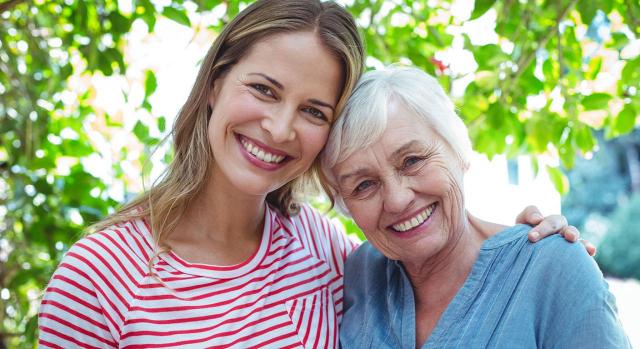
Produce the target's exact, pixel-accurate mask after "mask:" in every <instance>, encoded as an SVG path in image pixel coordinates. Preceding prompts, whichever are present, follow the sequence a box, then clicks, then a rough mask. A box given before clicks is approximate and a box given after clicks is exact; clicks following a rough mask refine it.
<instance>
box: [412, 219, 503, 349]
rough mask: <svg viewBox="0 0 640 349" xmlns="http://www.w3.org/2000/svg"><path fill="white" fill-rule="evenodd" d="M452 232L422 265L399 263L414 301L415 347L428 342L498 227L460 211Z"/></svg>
mask: <svg viewBox="0 0 640 349" xmlns="http://www.w3.org/2000/svg"><path fill="white" fill-rule="evenodd" d="M461 218H462V219H460V220H459V224H458V225H457V226H456V228H454V229H455V230H457V231H456V232H452V235H453V236H454V237H453V239H454V240H453V241H452V242H451V243H449V246H448V247H447V248H445V249H443V250H442V251H440V252H439V253H438V254H437V255H434V256H432V257H430V258H429V259H427V260H425V261H422V263H416V264H411V263H403V266H404V269H405V271H406V273H407V276H408V277H409V280H410V281H411V285H412V287H413V293H414V297H415V307H416V309H415V312H416V346H417V347H420V346H422V344H423V343H424V342H425V341H426V340H427V338H429V336H430V334H431V331H432V330H433V328H435V326H436V324H437V322H438V320H439V319H440V316H441V315H442V313H443V312H444V310H445V309H446V308H447V306H448V305H449V303H451V301H452V300H453V298H454V297H455V295H456V293H457V292H458V290H460V288H461V287H462V285H463V284H464V282H465V280H466V279H467V277H468V276H469V273H470V272H471V269H472V268H473V264H474V263H475V261H476V259H477V258H478V255H479V253H480V247H481V245H482V243H483V241H484V240H486V239H487V238H489V237H490V236H492V235H493V234H495V233H496V232H498V231H499V230H500V228H501V227H500V226H499V225H496V224H492V223H488V222H484V221H481V220H479V219H477V218H475V217H473V216H472V215H470V214H469V213H468V212H466V211H464V213H463V214H462V217H461Z"/></svg>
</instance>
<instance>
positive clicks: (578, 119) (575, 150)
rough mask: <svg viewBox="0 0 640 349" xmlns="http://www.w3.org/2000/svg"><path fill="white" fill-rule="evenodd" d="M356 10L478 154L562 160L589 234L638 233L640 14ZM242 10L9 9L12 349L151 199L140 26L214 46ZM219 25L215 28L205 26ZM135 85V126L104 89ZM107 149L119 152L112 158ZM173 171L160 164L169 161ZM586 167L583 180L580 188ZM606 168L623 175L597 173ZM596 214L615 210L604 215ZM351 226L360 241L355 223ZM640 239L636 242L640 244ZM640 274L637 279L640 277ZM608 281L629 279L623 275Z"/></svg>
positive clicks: (370, 40)
mask: <svg viewBox="0 0 640 349" xmlns="http://www.w3.org/2000/svg"><path fill="white" fill-rule="evenodd" d="M345 2H346V5H347V7H348V8H349V10H350V11H351V13H353V14H354V16H355V17H356V18H357V19H358V24H359V25H360V27H361V29H362V34H363V36H364V38H365V40H366V43H367V53H368V55H369V57H370V59H369V60H368V65H369V66H370V67H376V66H379V65H380V64H381V63H391V62H396V61H404V62H411V63H413V64H414V65H417V66H419V67H421V68H423V69H425V70H426V71H428V72H430V73H431V74H434V75H436V76H438V78H439V79H440V81H441V83H442V84H443V86H445V87H446V88H447V89H449V91H450V92H451V93H452V94H453V95H454V96H456V98H457V101H456V102H457V104H458V106H459V108H460V109H459V110H460V113H461V115H462V117H463V118H464V120H465V121H466V122H467V124H468V126H469V128H470V132H471V136H472V139H473V141H474V146H475V149H476V150H478V151H479V152H482V153H485V154H487V155H488V156H489V157H491V156H494V155H496V154H507V155H508V156H510V157H513V156H517V155H520V154H532V155H536V154H551V155H553V156H557V157H558V158H559V159H560V161H561V167H559V168H551V167H549V168H545V169H543V170H546V171H548V172H549V174H550V176H551V178H552V179H553V181H554V184H555V185H556V188H557V189H558V190H559V191H560V192H562V193H567V192H569V195H568V196H566V197H565V203H567V205H569V204H571V203H574V206H576V207H578V206H580V205H582V206H580V207H581V208H582V210H583V211H582V212H584V215H583V216H581V217H577V218H575V219H576V221H578V220H580V221H579V222H585V224H587V223H588V222H589V216H590V215H591V216H592V214H593V212H595V211H597V212H601V213H600V215H601V216H602V217H605V219H606V217H615V218H613V219H609V222H611V221H613V222H624V221H625V219H627V220H628V221H629V222H630V221H631V217H633V216H634V213H633V212H638V211H639V210H640V206H639V205H638V203H637V199H633V200H631V201H630V203H629V205H628V206H625V208H624V209H620V210H621V211H620V212H618V213H614V211H616V210H618V209H617V206H619V204H620V203H624V202H625V200H627V199H626V198H628V197H629V196H630V193H631V192H632V191H637V189H638V188H639V187H640V185H639V183H640V180H639V179H638V176H640V175H639V173H640V171H638V168H639V167H638V153H637V151H638V144H639V141H638V137H637V135H636V136H635V138H633V137H631V136H632V135H631V136H625V135H626V134H628V133H630V132H631V131H632V130H633V129H634V128H635V125H636V119H637V115H638V111H640V95H639V94H638V89H639V88H640V56H639V51H640V48H639V46H640V44H639V41H638V38H639V34H640V4H639V3H638V2H637V1H633V0H603V1H598V2H595V1H592V0H554V1H550V0H536V1H519V0H500V1H498V0H478V1H476V2H475V4H467V5H471V6H468V7H469V10H468V11H466V12H465V11H462V12H463V14H461V15H460V14H458V15H455V14H454V13H456V11H454V10H455V9H456V8H457V7H458V6H461V3H462V5H464V1H453V2H452V1H448V0H429V1H419V0H394V1H379V0H353V1H345ZM245 5H246V3H245V2H243V1H238V0H226V1H219V0H158V1H155V0H154V1H151V0H121V1H115V0H96V1H91V2H88V1H82V0H65V1H46V0H0V174H1V175H0V218H1V220H0V263H1V264H0V300H1V301H0V348H2V347H4V346H7V347H16V348H28V347H33V346H34V345H35V344H34V341H35V338H36V337H37V334H36V331H37V317H36V311H37V304H38V299H39V296H40V295H41V292H42V289H43V287H44V286H45V284H46V282H47V281H48V279H49V277H50V275H51V273H52V272H53V270H54V268H55V266H56V265H57V263H58V262H59V260H60V258H61V256H62V254H63V253H64V252H65V251H66V250H67V249H68V247H69V246H70V245H71V244H72V243H73V242H74V241H75V240H76V239H77V238H79V237H80V236H81V235H82V232H83V229H84V228H85V226H86V225H87V224H90V223H91V222H95V221H97V220H99V219H100V218H101V217H104V216H105V215H106V214H108V213H109V212H112V211H113V209H114V207H116V206H117V205H118V204H119V203H121V202H123V201H124V200H126V199H127V197H128V196H129V195H131V193H132V192H133V191H136V190H139V188H140V185H139V183H138V182H139V179H137V178H131V177H130V176H128V175H127V174H126V171H125V169H126V168H127V167H131V168H134V169H138V170H139V171H140V169H142V171H143V172H145V174H146V175H149V171H150V170H149V169H148V168H143V166H142V164H144V163H145V161H147V159H148V157H149V150H150V149H151V148H153V147H155V146H156V145H157V144H158V143H159V141H160V138H161V137H162V136H163V135H164V134H166V131H167V128H168V125H167V121H166V120H167V118H165V117H164V116H162V115H154V114H153V108H152V106H151V104H150V102H149V97H150V96H152V94H153V93H154V91H155V89H156V87H157V82H156V77H155V75H154V73H153V72H152V71H144V70H142V71H136V69H137V67H135V66H134V63H133V62H132V61H130V57H129V55H128V53H127V52H126V50H125V48H126V43H127V38H128V34H129V32H130V30H131V28H132V25H133V24H134V23H136V22H143V23H144V24H145V25H146V26H147V31H148V32H149V33H153V32H154V30H155V25H156V21H157V20H158V19H159V18H161V17H164V18H168V19H171V20H173V21H175V22H177V23H180V24H182V25H184V26H187V27H191V28H193V30H194V31H195V32H198V31H206V32H208V33H214V34H215V33H217V32H219V31H220V30H221V28H222V26H223V25H224V24H225V23H226V22H228V20H229V19H230V18H232V17H233V16H234V15H235V14H236V13H237V12H238V11H239V10H240V8H242V7H243V6H245ZM212 14H215V16H214V17H216V18H215V20H213V21H210V22H209V23H206V24H205V23H203V22H202V21H200V22H199V21H198V19H200V18H203V17H204V16H205V15H206V16H209V17H211V15H212ZM493 19H494V20H493ZM486 23H490V24H489V25H493V24H492V23H495V28H494V30H489V31H490V32H491V33H492V34H491V35H490V36H489V37H478V35H476V32H477V31H476V30H474V28H477V27H474V26H478V25H480V26H482V25H486ZM489 29H491V28H489ZM457 55H463V56H466V57H467V58H470V62H472V63H473V64H469V65H468V66H466V67H464V68H462V69H461V68H459V67H455V66H454V65H452V64H451V61H452V60H453V58H454V57H455V56H457ZM125 75H126V76H132V75H133V76H136V79H137V81H138V82H140V84H141V86H143V87H144V90H143V91H138V90H136V89H135V87H133V86H128V85H126V83H125V84H124V85H123V86H121V88H120V89H121V92H122V95H123V96H124V99H125V100H126V101H127V102H129V101H130V100H134V101H136V103H135V104H137V106H136V107H135V108H132V109H131V110H130V114H129V115H111V114H110V113H109V112H108V111H107V110H103V109H100V108H97V107H96V103H95V95H96V90H95V89H96V87H95V86H93V85H92V81H93V80H92V77H95V76H125ZM125 81H126V80H125ZM122 129H124V130H126V131H127V132H128V133H129V134H130V135H132V137H130V138H127V139H126V140H125V141H124V142H120V143H119V144H116V145H114V144H112V142H110V141H111V139H110V137H111V134H112V133H113V132H114V130H122ZM634 134H635V133H634ZM625 137H626V138H625ZM611 139H615V141H614V142H613V143H612V144H614V145H613V147H614V148H615V144H616V143H615V142H618V143H620V144H623V143H624V146H622V145H619V147H622V148H621V149H623V150H618V152H617V153H616V150H610V149H609V148H610V146H609V145H608V144H609V143H610V142H609V140H611ZM105 146H106V147H107V148H108V149H109V151H106V152H105V151H104V150H101V147H102V148H104V147H105ZM598 149H600V151H597V150H598ZM605 151H606V152H608V153H607V154H624V155H620V156H623V157H622V158H621V159H623V161H616V159H615V158H613V159H612V158H611V157H610V156H609V157H606V156H605V159H603V161H604V162H603V164H604V165H599V164H596V165H594V164H592V165H590V164H589V163H590V162H586V161H583V160H581V157H583V156H586V157H593V158H594V159H596V158H597V157H598V154H601V153H603V154H604V153H605ZM610 151H612V152H613V153H611V152H610ZM634 151H635V153H633V152H634ZM594 154H595V155H594ZM170 156H171V154H170V152H167V151H166V149H165V151H163V152H161V157H164V160H165V161H167V160H168V159H169V158H170ZM532 158H533V159H534V160H533V161H534V167H535V168H537V165H536V164H537V162H536V160H535V156H534V157H532ZM576 159H577V160H576ZM576 162H577V163H578V166H576V169H578V170H576V171H577V172H571V174H570V176H569V177H567V176H566V175H565V173H566V172H567V170H568V169H571V168H573V167H574V164H576ZM95 166H108V167H110V173H111V174H112V180H111V181H106V182H105V181H104V180H102V179H101V178H99V176H97V175H96V173H95V171H94V170H95V168H94V167H95ZM589 166H591V169H589ZM603 166H610V168H614V169H615V171H613V172H610V171H604V172H603V171H599V169H602V167H603ZM580 169H581V170H580ZM575 173H577V174H575ZM598 173H599V175H600V182H598V183H602V184H603V185H605V184H606V185H608V186H607V187H604V186H603V187H599V188H601V190H602V193H601V195H600V194H594V193H593V191H591V189H593V188H590V186H589V184H588V183H589V182H588V180H591V178H592V177H593V176H596V175H598ZM614 174H615V176H614ZM569 178H570V180H569ZM618 178H621V180H620V181H619V182H617V181H616V180H615V179H618ZM569 183H571V184H572V185H573V186H574V188H573V189H572V190H571V191H569ZM585 183H587V184H585ZM599 185H600V184H597V185H595V186H596V187H598V186H599ZM591 187H593V186H591ZM605 188H607V189H605ZM611 194H613V198H612V196H611ZM594 198H596V199H598V200H600V199H602V200H601V201H602V202H603V203H602V205H600V206H598V205H597V204H593V201H598V200H593V199H594ZM607 198H609V199H607ZM607 200H608V201H607ZM585 203H589V204H591V205H592V206H589V205H586V204H585ZM634 210H635V211H634ZM568 212H571V210H569V211H568ZM629 212H632V213H629ZM612 215H613V216H612ZM636 216H637V215H636ZM570 219H571V220H572V222H573V219H574V218H572V217H570ZM345 224H346V227H347V229H348V230H349V231H351V232H352V233H354V234H357V229H355V227H354V226H353V224H352V223H350V222H348V221H345ZM580 224H582V223H580ZM607 224H608V223H607ZM607 224H604V226H605V228H606V229H599V230H598V229H591V228H589V226H588V224H587V225H581V226H582V227H583V229H584V230H586V231H593V236H594V237H596V238H598V237H599V236H603V235H602V234H603V233H602V231H603V230H608V229H609V228H608V225H607ZM596 226H598V225H597V224H596ZM602 226H603V225H602V224H601V225H599V227H602ZM626 227H627V226H626V225H624V224H622V223H618V225H617V226H616V227H612V228H611V230H612V233H611V238H610V239H614V237H615V236H618V238H616V239H619V237H620V236H623V235H625V234H624V231H625V228H626ZM635 227H636V228H633V230H632V232H633V233H635V234H640V231H639V230H640V228H638V227H637V224H636V225H635ZM626 230H627V231H628V230H629V229H628V228H626ZM614 232H616V233H614ZM606 241H607V240H606V239H604V238H603V241H602V242H603V243H605V242H606ZM619 241H623V242H616V243H612V245H615V246H617V247H616V248H618V249H620V248H622V249H624V248H625V246H626V249H629V243H625V242H624V241H626V240H624V239H623V240H619ZM635 241H638V239H636V240H635ZM606 251H608V250H607V249H606V248H605V247H604V246H603V247H602V256H603V257H602V258H604V259H603V260H606V259H607V258H609V257H607V256H615V255H616V253H617V252H611V253H609V252H606ZM611 258H613V257H611ZM633 258H637V254H636V255H635V257H633ZM635 261H636V262H633V263H635V264H630V266H631V268H635V270H636V271H637V270H638V269H639V268H638V264H637V263H638V262H637V259H635ZM607 263H608V262H601V265H603V266H606V265H607ZM607 268H608V267H607ZM610 272H611V273H622V275H629V276H632V275H631V274H624V273H623V272H620V271H618V270H617V269H615V267H613V266H612V267H611V269H610ZM634 276H635V277H638V275H637V274H635V275H634Z"/></svg>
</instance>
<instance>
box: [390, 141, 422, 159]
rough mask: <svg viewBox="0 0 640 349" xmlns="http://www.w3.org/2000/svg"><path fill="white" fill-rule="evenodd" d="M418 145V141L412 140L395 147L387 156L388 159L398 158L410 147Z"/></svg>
mask: <svg viewBox="0 0 640 349" xmlns="http://www.w3.org/2000/svg"><path fill="white" fill-rule="evenodd" d="M419 145H420V142H419V141H417V140H413V141H411V142H408V143H405V144H404V145H403V146H401V147H400V148H398V149H396V150H395V151H394V152H393V153H391V156H390V157H389V158H390V159H395V158H398V157H400V156H401V155H403V154H404V153H407V152H408V151H409V150H410V149H411V148H413V147H417V146H419Z"/></svg>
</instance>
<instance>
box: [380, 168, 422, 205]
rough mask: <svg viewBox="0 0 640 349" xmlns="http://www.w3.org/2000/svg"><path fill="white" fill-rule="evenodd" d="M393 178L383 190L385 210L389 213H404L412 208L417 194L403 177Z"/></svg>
mask: <svg viewBox="0 0 640 349" xmlns="http://www.w3.org/2000/svg"><path fill="white" fill-rule="evenodd" d="M392 177H393V178H390V179H389V180H388V181H387V183H385V185H384V189H383V195H384V197H383V200H384V202H383V205H384V210H385V211H386V212H389V213H402V212H405V211H406V210H407V209H409V208H411V205H412V204H413V201H414V200H415V192H414V191H413V189H412V188H411V186H410V185H409V181H408V180H406V179H405V178H404V177H403V176H392Z"/></svg>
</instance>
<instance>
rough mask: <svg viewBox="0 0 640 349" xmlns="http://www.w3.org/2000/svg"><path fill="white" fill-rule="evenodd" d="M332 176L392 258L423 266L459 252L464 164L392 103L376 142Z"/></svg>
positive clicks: (419, 121)
mask: <svg viewBox="0 0 640 349" xmlns="http://www.w3.org/2000/svg"><path fill="white" fill-rule="evenodd" d="M332 171H333V175H334V176H335V178H336V179H337V182H338V189H339V193H340V195H341V196H342V198H343V199H344V202H345V204H346V206H347V208H348V209H349V213H351V215H352V217H353V219H354V220H355V222H356V223H357V224H358V226H360V228H361V229H362V230H363V232H364V234H365V235H366V237H367V239H368V240H369V241H370V242H371V243H372V244H373V245H374V246H375V247H376V248H377V249H378V250H380V251H381V252H382V253H383V254H384V255H385V256H387V257H388V258H390V259H394V260H400V261H402V262H406V263H416V264H419V265H420V264H421V263H423V262H424V261H425V260H426V259H428V258H431V257H433V256H436V255H437V254H438V253H441V252H444V251H446V249H447V248H448V247H450V246H452V245H455V240H456V237H457V236H458V233H456V232H457V231H459V229H456V226H457V225H458V224H459V222H460V219H461V217H460V213H461V212H463V211H462V210H463V209H464V205H463V200H462V187H461V183H462V179H463V172H464V171H463V169H462V166H461V161H460V160H458V157H457V156H455V154H454V152H453V151H452V149H451V147H450V146H449V144H448V143H447V142H445V141H444V140H443V139H442V138H441V137H440V136H439V135H438V134H436V133H435V132H434V131H432V129H431V127H429V126H428V125H427V124H426V122H425V121H423V120H422V119H421V118H420V117H418V116H417V115H416V114H415V113H413V112H412V111H411V110H409V109H407V108H406V107H405V106H403V105H402V104H401V103H398V102H396V101H394V100H392V101H391V103H390V104H389V119H388V123H387V129H386V130H385V131H384V133H383V135H382V136H381V137H380V139H379V140H378V141H377V142H376V143H374V144H373V145H372V146H370V147H369V148H367V149H363V150H362V151H358V152H356V153H355V154H353V155H352V156H350V157H349V158H347V159H346V160H344V161H343V162H340V163H338V164H337V165H336V166H335V167H334V168H333V169H332Z"/></svg>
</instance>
